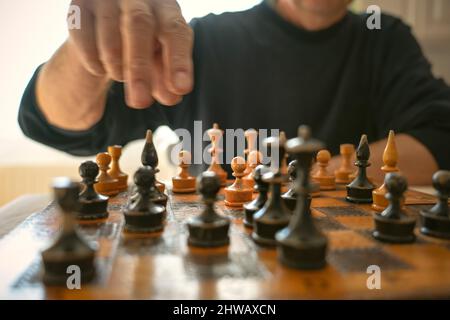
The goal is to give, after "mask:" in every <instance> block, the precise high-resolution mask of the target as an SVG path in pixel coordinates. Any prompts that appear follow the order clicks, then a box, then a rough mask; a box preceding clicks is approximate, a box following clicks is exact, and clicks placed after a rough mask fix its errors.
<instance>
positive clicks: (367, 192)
mask: <svg viewBox="0 0 450 320" xmlns="http://www.w3.org/2000/svg"><path fill="white" fill-rule="evenodd" d="M369 158H370V149H369V143H368V141H367V136H366V135H365V134H363V135H362V137H361V141H360V142H359V146H358V149H357V150H356V162H355V166H357V167H358V174H357V176H356V178H355V179H354V180H353V181H352V182H351V183H350V184H349V185H347V198H346V199H347V201H350V202H354V203H371V202H372V191H373V189H375V186H374V185H373V184H372V182H370V181H369V179H367V171H366V170H367V167H368V166H370V162H369Z"/></svg>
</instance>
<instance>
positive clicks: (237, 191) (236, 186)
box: [225, 157, 253, 208]
mask: <svg viewBox="0 0 450 320" xmlns="http://www.w3.org/2000/svg"><path fill="white" fill-rule="evenodd" d="M246 167H247V164H246V163H245V160H244V158H242V157H235V158H233V160H231V169H232V170H233V176H234V177H235V178H236V180H235V181H234V183H233V184H232V185H231V186H229V187H226V188H225V205H226V206H229V207H237V208H242V206H243V205H244V204H245V203H247V202H250V201H252V196H253V189H251V188H248V187H247V186H246V185H245V184H244V182H243V181H242V178H243V177H244V175H245V168H246Z"/></svg>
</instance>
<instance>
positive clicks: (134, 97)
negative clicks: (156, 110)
mask: <svg viewBox="0 0 450 320" xmlns="http://www.w3.org/2000/svg"><path fill="white" fill-rule="evenodd" d="M130 98H131V103H132V104H133V106H134V107H146V106H148V104H149V103H150V100H151V97H150V90H149V88H148V86H147V85H146V83H145V82H144V81H142V80H137V81H133V82H132V83H131V94H130Z"/></svg>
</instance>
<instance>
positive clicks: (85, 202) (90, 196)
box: [77, 161, 109, 220]
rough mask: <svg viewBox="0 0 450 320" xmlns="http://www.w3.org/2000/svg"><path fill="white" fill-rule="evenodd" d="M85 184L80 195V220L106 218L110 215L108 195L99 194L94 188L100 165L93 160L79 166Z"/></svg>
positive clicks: (78, 212) (78, 215) (78, 211)
mask: <svg viewBox="0 0 450 320" xmlns="http://www.w3.org/2000/svg"><path fill="white" fill-rule="evenodd" d="M78 171H79V173H80V176H81V178H82V183H83V185H84V188H83V190H82V191H81V193H80V195H79V202H80V207H79V210H77V218H78V219H80V220H93V219H104V218H107V217H108V199H109V198H108V197H107V196H103V195H100V194H98V193H97V192H96V191H95V189H94V184H95V183H97V181H96V177H97V175H98V173H99V168H98V165H97V164H96V163H95V162H93V161H85V162H83V163H82V164H81V165H80V167H79V170H78Z"/></svg>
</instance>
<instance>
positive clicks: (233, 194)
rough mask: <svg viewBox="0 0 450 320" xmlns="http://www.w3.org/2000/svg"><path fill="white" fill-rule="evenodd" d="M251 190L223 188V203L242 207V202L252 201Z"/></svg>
mask: <svg viewBox="0 0 450 320" xmlns="http://www.w3.org/2000/svg"><path fill="white" fill-rule="evenodd" d="M252 198H253V190H252V189H247V190H233V189H225V201H224V203H225V205H226V206H228V207H234V208H242V207H243V206H244V204H246V203H247V202H250V201H252Z"/></svg>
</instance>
